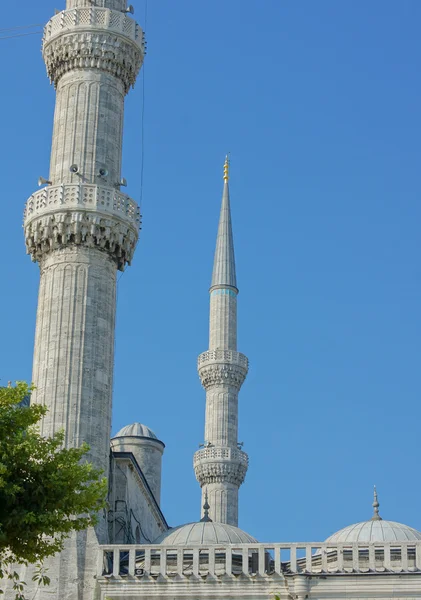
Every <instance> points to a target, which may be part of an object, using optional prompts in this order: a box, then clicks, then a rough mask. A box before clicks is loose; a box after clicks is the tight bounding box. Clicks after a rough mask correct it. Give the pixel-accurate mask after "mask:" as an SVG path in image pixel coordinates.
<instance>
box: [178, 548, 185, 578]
mask: <svg viewBox="0 0 421 600" xmlns="http://www.w3.org/2000/svg"><path fill="white" fill-rule="evenodd" d="M183 558H184V556H183V548H178V549H177V575H183V570H184V569H183Z"/></svg>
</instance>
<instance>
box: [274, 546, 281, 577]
mask: <svg viewBox="0 0 421 600" xmlns="http://www.w3.org/2000/svg"><path fill="white" fill-rule="evenodd" d="M275 573H277V574H278V575H281V547H280V546H275Z"/></svg>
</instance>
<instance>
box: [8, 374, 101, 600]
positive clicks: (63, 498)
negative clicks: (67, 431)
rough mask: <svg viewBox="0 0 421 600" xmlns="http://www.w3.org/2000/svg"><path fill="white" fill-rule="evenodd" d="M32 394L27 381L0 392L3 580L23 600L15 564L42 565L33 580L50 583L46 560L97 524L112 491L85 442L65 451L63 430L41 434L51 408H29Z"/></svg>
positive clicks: (31, 406) (22, 586)
mask: <svg viewBox="0 0 421 600" xmlns="http://www.w3.org/2000/svg"><path fill="white" fill-rule="evenodd" d="M30 392H31V388H30V387H29V386H28V385H27V384H26V383H24V382H17V384H16V386H15V387H7V388H0V578H2V577H7V578H9V579H11V580H13V584H14V589H15V590H16V598H19V599H22V598H24V594H23V591H24V585H25V583H24V582H21V581H19V576H18V575H17V573H16V572H15V571H14V570H13V568H12V565H13V563H20V564H22V563H26V564H27V563H36V564H38V565H39V568H38V571H37V572H36V573H35V575H34V581H38V582H39V583H42V584H44V585H47V584H48V583H49V579H48V577H47V575H46V574H45V571H44V570H43V568H42V561H43V559H44V558H46V557H48V556H52V555H53V554H55V553H57V552H59V551H60V550H61V549H62V548H63V544H64V541H65V539H66V538H67V537H69V535H70V533H71V532H73V531H81V530H83V529H86V528H87V527H90V526H92V525H94V524H95V523H96V522H97V514H98V512H99V511H100V510H101V508H103V507H104V506H105V499H106V492H107V483H106V480H105V478H103V477H102V474H101V472H100V471H99V470H98V469H95V468H94V467H93V466H92V464H90V463H89V462H87V461H86V456H85V455H86V453H87V451H88V450H89V447H88V446H87V445H86V444H83V445H82V446H81V447H80V448H63V441H64V433H63V432H59V433H57V434H55V435H54V436H53V437H51V438H44V437H42V436H41V435H40V433H39V428H38V427H37V424H38V423H39V421H40V420H41V419H42V417H43V416H44V415H45V413H46V412H47V409H46V408H45V407H44V406H41V405H39V404H31V405H28V403H27V402H25V399H26V398H28V396H29V394H30ZM84 458H85V460H84ZM0 593H1V590H0Z"/></svg>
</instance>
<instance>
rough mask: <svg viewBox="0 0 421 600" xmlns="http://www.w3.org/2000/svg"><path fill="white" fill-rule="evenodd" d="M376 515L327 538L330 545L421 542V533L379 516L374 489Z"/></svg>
mask: <svg viewBox="0 0 421 600" xmlns="http://www.w3.org/2000/svg"><path fill="white" fill-rule="evenodd" d="M373 508H374V514H373V516H372V518H371V519H370V520H369V521H362V522H361V523H355V525H348V527H344V529H341V530H340V531H337V532H336V533H334V534H333V535H331V536H330V537H328V538H327V540H326V542H328V543H335V544H336V543H353V542H359V543H366V542H408V541H409V542H414V541H416V540H421V532H419V531H417V530H416V529H413V528H412V527H408V525H402V523H395V521H385V520H384V519H382V518H381V516H380V515H379V502H378V499H377V492H376V488H374V502H373Z"/></svg>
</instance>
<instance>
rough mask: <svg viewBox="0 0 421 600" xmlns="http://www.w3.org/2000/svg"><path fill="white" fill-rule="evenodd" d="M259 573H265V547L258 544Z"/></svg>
mask: <svg viewBox="0 0 421 600" xmlns="http://www.w3.org/2000/svg"><path fill="white" fill-rule="evenodd" d="M258 552H259V575H264V574H265V549H264V548H263V547H262V546H259V550H258Z"/></svg>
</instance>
